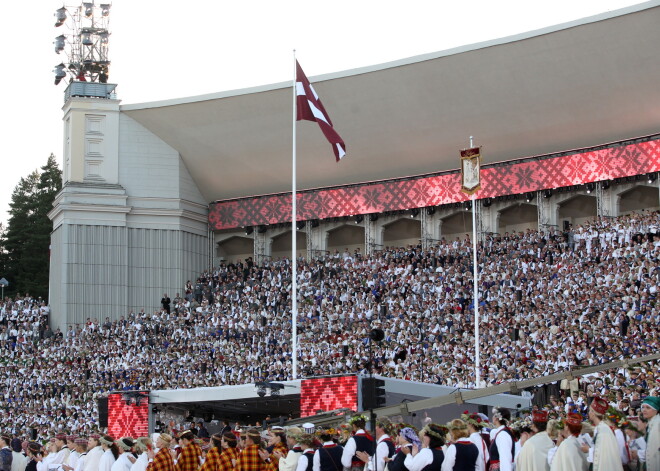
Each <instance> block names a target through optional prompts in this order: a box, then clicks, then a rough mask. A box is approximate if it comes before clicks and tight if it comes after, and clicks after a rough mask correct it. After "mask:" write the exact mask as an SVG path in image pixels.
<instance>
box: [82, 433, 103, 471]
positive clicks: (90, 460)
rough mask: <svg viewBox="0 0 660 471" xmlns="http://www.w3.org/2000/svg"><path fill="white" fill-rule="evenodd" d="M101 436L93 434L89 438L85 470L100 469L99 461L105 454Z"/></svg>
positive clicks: (94, 470)
mask: <svg viewBox="0 0 660 471" xmlns="http://www.w3.org/2000/svg"><path fill="white" fill-rule="evenodd" d="M100 439H101V436H100V435H97V434H92V435H90V436H89V439H88V440H87V450H88V451H87V456H86V457H85V467H84V469H83V471H97V470H98V469H99V461H101V456H103V448H101V442H100Z"/></svg>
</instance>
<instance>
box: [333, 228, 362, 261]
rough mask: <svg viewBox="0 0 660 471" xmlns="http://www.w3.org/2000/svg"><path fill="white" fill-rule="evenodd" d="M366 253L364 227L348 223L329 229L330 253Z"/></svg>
mask: <svg viewBox="0 0 660 471" xmlns="http://www.w3.org/2000/svg"><path fill="white" fill-rule="evenodd" d="M356 250H357V251H359V252H360V253H362V254H363V253H364V227H363V226H358V225H350V224H346V225H344V226H339V227H337V228H335V229H331V230H329V231H328V253H329V254H336V253H339V254H343V253H344V252H346V251H348V253H349V254H351V255H352V254H354V253H355V251H356Z"/></svg>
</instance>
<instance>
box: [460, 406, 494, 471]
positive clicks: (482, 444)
mask: <svg viewBox="0 0 660 471" xmlns="http://www.w3.org/2000/svg"><path fill="white" fill-rule="evenodd" d="M461 419H463V420H464V421H465V423H466V424H467V427H468V432H469V434H470V435H469V436H468V438H469V439H470V441H471V442H472V443H474V444H475V445H476V446H477V448H478V449H479V457H478V458H477V463H476V465H475V467H474V470H475V471H486V466H487V465H488V459H489V458H490V455H489V454H488V444H487V443H486V440H484V437H483V436H482V434H481V431H482V429H483V428H484V425H485V424H486V421H484V419H482V418H481V417H480V416H479V414H477V413H474V412H473V413H469V412H467V411H465V412H464V413H463V414H461Z"/></svg>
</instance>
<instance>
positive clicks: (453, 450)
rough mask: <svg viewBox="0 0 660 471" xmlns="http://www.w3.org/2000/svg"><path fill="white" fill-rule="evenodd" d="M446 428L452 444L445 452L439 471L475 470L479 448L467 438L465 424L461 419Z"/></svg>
mask: <svg viewBox="0 0 660 471" xmlns="http://www.w3.org/2000/svg"><path fill="white" fill-rule="evenodd" d="M447 426H448V427H449V432H450V433H451V439H452V442H453V443H452V444H451V445H449V446H448V447H447V451H445V459H444V461H443V462H442V468H441V471H454V470H461V471H462V470H465V469H476V467H477V462H478V461H479V448H477V445H475V444H474V443H472V441H471V440H470V439H469V438H468V437H469V432H468V427H467V424H466V423H465V422H464V421H462V420H461V419H455V420H452V421H451V422H450V423H449V424H447Z"/></svg>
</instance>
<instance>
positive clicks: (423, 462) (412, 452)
mask: <svg viewBox="0 0 660 471" xmlns="http://www.w3.org/2000/svg"><path fill="white" fill-rule="evenodd" d="M447 432H448V430H447V427H445V426H442V425H438V424H429V425H426V426H425V427H424V428H423V429H422V430H421V431H420V432H419V438H420V440H421V442H422V448H421V449H419V447H418V446H417V445H413V446H412V448H411V449H409V450H408V449H404V448H402V451H403V452H404V453H405V454H406V455H407V456H406V459H405V461H404V464H405V465H406V468H408V469H409V470H410V471H440V469H441V467H442V462H443V461H444V459H445V454H444V452H443V451H442V446H443V445H444V444H445V437H446V435H447Z"/></svg>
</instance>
